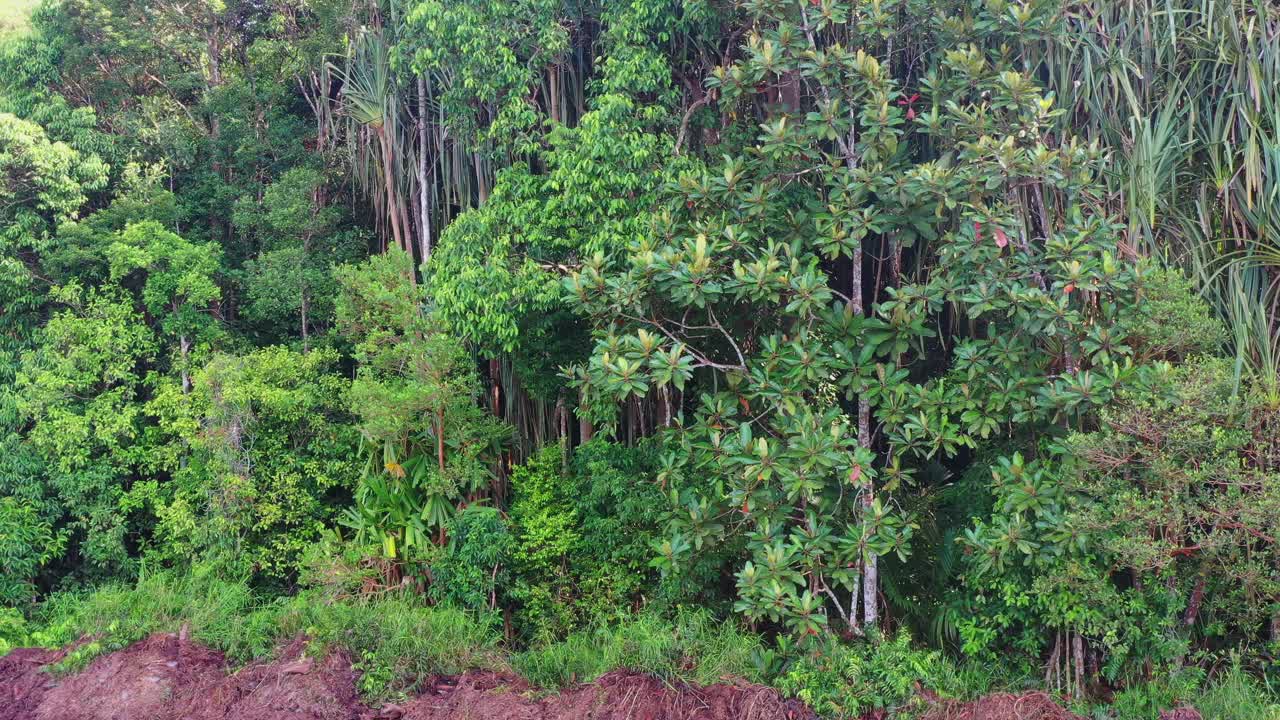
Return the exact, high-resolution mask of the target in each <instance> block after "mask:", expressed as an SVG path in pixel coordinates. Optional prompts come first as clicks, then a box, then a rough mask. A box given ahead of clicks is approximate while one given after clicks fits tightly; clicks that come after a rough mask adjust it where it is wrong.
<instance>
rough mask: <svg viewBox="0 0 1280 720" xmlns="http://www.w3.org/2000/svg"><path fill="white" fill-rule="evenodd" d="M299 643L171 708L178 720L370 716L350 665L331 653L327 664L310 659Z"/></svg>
mask: <svg viewBox="0 0 1280 720" xmlns="http://www.w3.org/2000/svg"><path fill="white" fill-rule="evenodd" d="M305 649H306V643H305V641H304V640H303V639H301V638H299V639H297V640H295V641H294V642H292V643H290V644H289V645H288V646H287V647H285V648H283V649H282V650H281V651H280V652H279V653H278V654H277V659H276V660H275V661H274V662H270V663H260V664H256V665H250V666H248V667H245V668H243V669H242V670H240V671H239V672H237V673H235V674H234V675H224V674H223V673H221V672H220V673H218V676H217V677H216V678H209V679H208V680H207V681H206V682H203V683H199V684H197V685H196V686H195V687H192V688H190V689H189V691H188V692H184V693H182V694H181V695H180V696H179V697H176V698H175V699H174V701H173V702H172V703H171V704H170V706H169V715H167V716H166V717H168V718H172V719H173V720H185V719H186V718H199V719H201V720H204V719H205V718H208V720H221V719H222V718H237V719H239V718H243V719H244V720H357V719H358V718H362V717H365V716H367V715H368V714H369V713H368V710H367V708H365V707H364V706H362V705H361V704H360V698H359V696H358V695H357V693H356V682H355V680H356V677H355V673H354V672H352V670H351V662H350V659H349V658H347V656H346V655H343V654H341V653H331V654H329V655H328V656H326V657H325V658H324V659H323V660H320V661H317V660H316V659H315V658H311V657H306V656H304V654H303V651H304V650H305Z"/></svg>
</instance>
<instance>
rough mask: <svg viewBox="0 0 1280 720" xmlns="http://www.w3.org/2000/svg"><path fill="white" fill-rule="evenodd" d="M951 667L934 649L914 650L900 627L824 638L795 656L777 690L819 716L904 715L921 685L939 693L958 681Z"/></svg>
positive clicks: (916, 700) (915, 702) (951, 689)
mask: <svg viewBox="0 0 1280 720" xmlns="http://www.w3.org/2000/svg"><path fill="white" fill-rule="evenodd" d="M958 677H959V676H958V675H957V672H956V669H955V667H954V666H953V665H952V664H951V663H950V661H949V660H947V659H946V658H945V657H944V656H943V655H942V653H941V652H939V651H937V650H917V649H916V648H914V647H913V646H912V644H911V637H910V635H908V634H907V633H906V632H899V633H898V634H897V635H896V636H894V637H892V638H886V639H884V640H876V641H872V642H866V643H858V644H853V645H847V644H842V643H839V642H829V643H825V644H823V645H822V646H820V647H819V648H817V649H815V650H813V651H811V652H809V653H806V654H805V655H803V656H801V657H800V658H799V659H798V660H797V661H796V662H795V664H794V665H792V667H791V668H790V669H789V670H788V671H787V672H786V673H784V674H783V675H782V677H780V678H779V679H778V683H777V684H778V687H779V689H781V690H782V691H783V692H785V693H788V694H791V695H794V696H796V697H798V698H800V699H801V700H803V701H804V702H805V703H806V704H807V705H808V706H809V707H810V708H812V709H813V710H814V711H815V712H817V713H818V714H819V715H821V716H822V717H830V718H860V717H864V716H866V715H867V714H869V713H871V712H872V711H876V710H885V711H888V713H889V714H890V715H895V716H896V715H897V714H902V715H910V713H911V712H912V710H913V709H915V708H917V707H919V705H920V703H923V702H924V701H923V698H921V697H920V695H919V691H920V689H921V688H927V689H929V690H930V691H933V692H936V693H939V694H940V695H943V696H948V695H952V694H955V693H956V692H957V690H958V689H959V686H960V683H959V680H958Z"/></svg>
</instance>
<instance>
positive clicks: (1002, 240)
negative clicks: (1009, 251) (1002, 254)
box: [996, 227, 1009, 250]
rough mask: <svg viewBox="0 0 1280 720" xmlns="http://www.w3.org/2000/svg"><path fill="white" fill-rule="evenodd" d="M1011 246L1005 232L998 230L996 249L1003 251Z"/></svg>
mask: <svg viewBox="0 0 1280 720" xmlns="http://www.w3.org/2000/svg"><path fill="white" fill-rule="evenodd" d="M1008 246H1009V236H1008V235H1005V234H1004V230H1002V229H1000V228H999V227H997V228H996V247H998V248H1000V249H1001V250H1003V249H1004V248H1006V247H1008Z"/></svg>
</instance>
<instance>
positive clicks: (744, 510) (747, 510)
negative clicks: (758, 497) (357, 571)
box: [742, 498, 751, 515]
mask: <svg viewBox="0 0 1280 720" xmlns="http://www.w3.org/2000/svg"><path fill="white" fill-rule="evenodd" d="M750 512H751V508H749V507H747V499H746V498H742V514H743V515H746V514H747V513H750Z"/></svg>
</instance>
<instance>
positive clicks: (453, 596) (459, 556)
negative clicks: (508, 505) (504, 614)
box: [428, 505, 513, 619]
mask: <svg viewBox="0 0 1280 720" xmlns="http://www.w3.org/2000/svg"><path fill="white" fill-rule="evenodd" d="M447 530H448V536H449V543H448V545H447V546H445V548H444V551H443V552H442V553H440V555H439V557H438V559H437V560H435V561H434V562H433V563H432V564H431V575H432V578H431V587H430V588H429V590H428V593H429V595H430V596H431V598H432V599H433V600H435V601H436V602H441V603H446V604H451V605H454V606H456V607H458V608H462V609H465V610H470V611H472V612H474V613H477V614H479V615H485V616H487V615H488V614H489V613H493V612H494V611H495V610H497V608H498V599H499V598H498V593H499V592H504V591H505V588H506V587H507V577H508V575H509V568H510V564H511V548H512V545H513V540H512V537H511V529H510V528H509V527H508V525H507V522H506V520H504V519H503V517H502V514H501V513H499V512H498V511H497V510H495V509H494V508H491V507H484V506H482V505H470V506H468V507H467V508H465V509H464V510H463V511H462V512H460V513H458V514H457V515H456V516H454V518H453V519H452V520H450V521H449V525H448V526H447ZM490 619H493V618H490Z"/></svg>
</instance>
